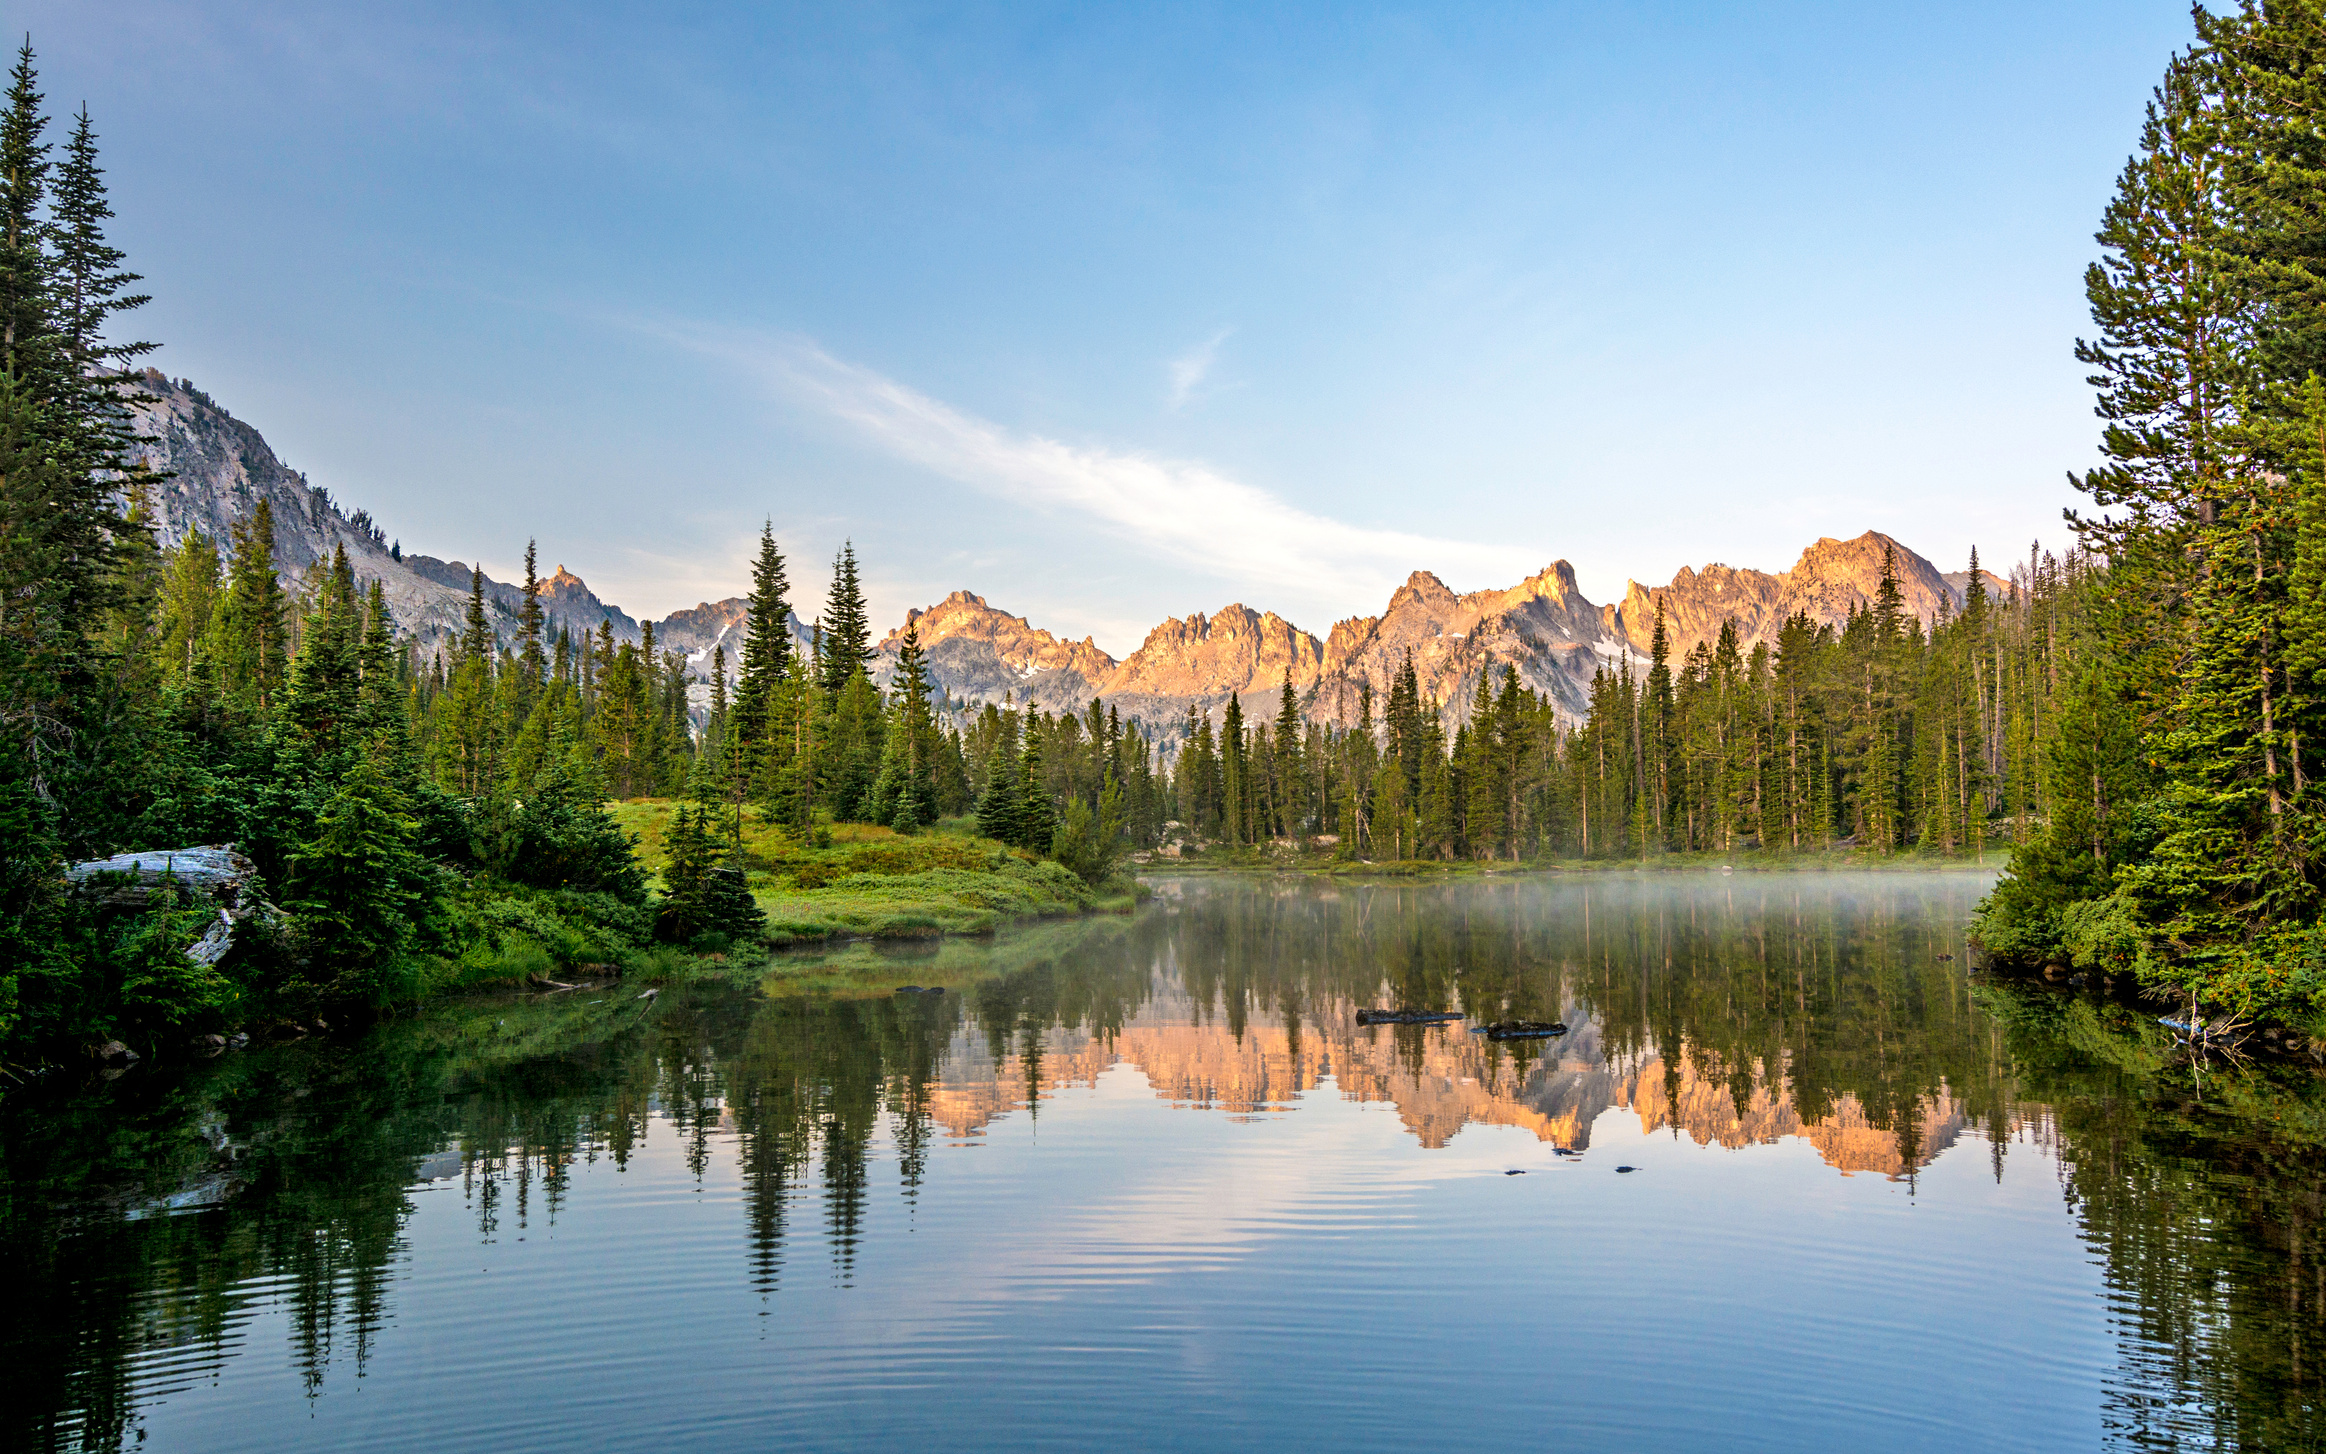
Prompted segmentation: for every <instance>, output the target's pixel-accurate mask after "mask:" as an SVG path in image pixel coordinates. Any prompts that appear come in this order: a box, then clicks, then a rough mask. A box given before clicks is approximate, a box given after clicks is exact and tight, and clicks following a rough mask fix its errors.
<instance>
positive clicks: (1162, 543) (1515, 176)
mask: <svg viewBox="0 0 2326 1454" xmlns="http://www.w3.org/2000/svg"><path fill="white" fill-rule="evenodd" d="M11 19H12V20H13V21H14V22H15V23H16V24H17V25H19V26H21V27H23V28H25V29H29V30H30V31H31V32H32V37H33V42H34V45H35V47H36V49H37V51H38V52H39V55H40V62H41V66H42V69H43V77H44V82H45V87H46V89H47V91H48V93H49V95H50V98H51V100H52V103H54V105H55V106H56V109H58V110H59V111H60V112H61V111H65V110H69V109H70V108H71V107H72V106H74V105H75V104H77V103H79V102H80V101H82V100H84V99H86V101H87V103H88V105H89V107H90V109H91V111H92V113H93V115H94V117H95V120H96V124H97V127H98V130H99V132H100V134H101V136H102V138H103V145H104V149H105V156H106V160H107V164H108V166H109V168H110V173H111V181H112V184H113V188H114V201H115V206H116V209H117V211H118V212H119V213H120V218H119V224H118V232H117V239H118V240H119V241H120V242H121V243H122V244H123V245H124V246H126V247H127V248H128V249H129V250H130V252H131V257H132V261H133V263H134V264H135V265H136V266H137V267H138V268H139V269H140V270H141V271H143V272H144V273H145V274H146V275H147V277H148V279H149V286H150V287H151V289H152V291H153V292H154V294H155V295H156V301H155V302H154V304H153V305H152V306H151V307H150V308H148V309H147V310H145V312H144V313H143V315H141V317H140V319H139V324H140V328H139V331H140V332H141V334H142V335H143V336H146V337H151V338H156V339H158V340H160V341H162V342H163V344H164V345H165V347H164V349H163V350H162V352H161V354H160V355H159V356H158V358H157V359H156V364H157V366H158V367H161V368H162V369H164V370H165V371H166V372H168V373H170V374H172V375H182V376H188V377H191V378H193V379H194V381H195V382H196V383H198V384H200V385H201V386H202V387H203V388H205V389H207V390H208V391H209V392H210V393H211V394H213V395H214V396H215V397H216V398H217V399H218V400H219V401H220V402H221V403H224V404H225V405H227V407H229V408H230V409H232V410H233V411H234V412H235V413H236V414H237V415H238V416H239V417H242V418H244V419H247V420H249V421H250V422H251V423H253V424H255V425H256V426H257V427H258V428H259V429H261V430H262V431H263V432H264V433H265V434H266V436H267V438H268V439H269V440H270V441H271V442H272V443H273V444H274V445H275V446H276V448H277V450H278V451H279V452H280V453H281V454H282V455H283V456H284V457H285V459H287V460H288V461H289V462H290V463H292V464H293V465H295V466H297V467H299V468H303V469H305V470H307V471H308V472H309V474H310V476H311V477H312V478H313V479H314V480H315V481H316V482H318V483H321V484H325V485H328V486H329V487H330V488H331V489H332V491H333V492H334V494H335V495H336V496H337V497H338V498H340V499H341V500H343V501H346V502H348V503H349V504H351V505H363V506H366V507H368V508H369V509H370V510H371V511H372V512H373V514H374V515H375V516H377V517H378V518H379V519H380V520H381V521H382V522H383V524H384V525H385V527H386V528H387V529H388V530H389V531H390V532H391V533H392V534H394V535H396V536H398V537H400V538H401V539H402V540H403V541H404V543H405V544H406V546H407V547H408V548H411V549H418V550H426V551H428V552H430V553H433V554H437V555H441V556H447V557H458V558H461V559H476V558H479V557H481V558H482V559H483V560H484V562H485V563H486V565H487V567H488V568H489V569H491V570H493V571H494V572H495V573H496V574H500V575H503V576H506V575H508V574H511V573H512V572H513V571H514V570H515V567H516V562H517V560H518V558H519V556H520V554H521V552H522V550H523V546H524V541H525V539H526V537H527V536H537V537H539V539H540V542H541V549H542V553H543V555H544V557H545V559H546V560H548V561H551V562H563V563H565V564H566V565H568V566H570V567H571V568H572V569H574V570H575V571H576V572H578V573H579V574H581V575H583V576H584V577H586V578H587V579H588V580H589V581H590V582H591V584H592V585H593V586H595V587H597V588H598V589H599V591H600V592H601V594H604V595H606V596H607V597H608V598H609V599H614V600H618V601H619V602H621V603H622V604H623V605H624V606H626V607H628V608H630V609H632V610H634V611H640V612H642V613H652V614H656V615H659V614H662V613H664V612H667V611H669V610H671V609H674V608H677V607H681V606H686V605H691V604H693V603H694V602H696V601H697V600H701V599H705V598H716V597H720V596H725V595H730V594H735V593H738V592H740V591H741V590H742V589H743V587H744V585H745V581H746V572H747V562H748V556H749V553H750V550H751V547H752V544H753V539H754V537H755V534H756V530H757V527H758V523H759V521H760V520H761V519H762V518H763V517H772V518H773V520H774V522H775V525H776V529H777V532H778V534H779V537H780V538H781V539H782V540H783V541H784V543H785V545H786V547H787V549H788V550H789V551H790V552H791V553H792V554H793V555H794V557H795V558H796V560H797V562H798V564H797V569H796V571H795V576H796V578H798V579H800V580H801V581H802V584H803V587H804V589H803V591H802V593H801V594H802V597H803V601H802V604H803V607H804V608H805V609H807V610H811V611H812V610H813V609H814V608H815V605H816V603H817V601H818V599H820V594H821V590H822V585H823V582H824V579H825V577H826V574H827V570H828V563H829V561H830V558H831V556H832V554H833V552H834V551H835V550H836V549H837V548H838V546H839V544H840V542H841V541H842V540H843V539H844V538H853V539H854V541H855V543H856V546H857V549H858V552H859V554H860V555H861V556H862V557H863V559H864V561H865V564H866V569H867V573H868V577H869V580H870V582H871V586H872V590H873V595H874V602H873V604H874V606H875V608H876V610H877V611H878V613H879V618H880V620H881V622H882V624H883V625H884V626H885V625H887V624H891V623H893V621H894V619H896V618H898V617H901V615H902V613H903V611H904V609H905V608H906V607H907V606H912V605H923V604H927V603H928V602H930V601H933V600H934V599H936V598H937V597H939V596H941V595H943V594H944V593H946V592H947V591H950V590H952V589H954V588H956V587H963V586H966V587H968V588H970V589H973V590H976V591H978V592H980V593H981V594H983V595H985V596H986V597H987V598H988V599H989V600H991V601H992V602H993V603H994V604H996V605H999V606H1003V607H1006V608H1007V609H1009V610H1010V611H1012V612H1015V613H1022V614H1025V615H1027V616H1029V617H1031V618H1032V619H1033V620H1034V622H1035V623H1036V624H1038V625H1046V626H1049V627H1051V628H1052V629H1055V630H1058V631H1060V632H1061V633H1062V634H1064V633H1071V634H1073V635H1076V636H1079V635H1082V634H1084V633H1094V634H1095V635H1096V636H1097V639H1098V641H1099V644H1100V645H1102V646H1105V647H1107V648H1108V649H1110V650H1113V651H1115V652H1116V653H1118V654H1120V653H1122V652H1125V651H1128V650H1130V649H1131V648H1133V647H1135V646H1136V645H1137V644H1138V641H1139V639H1140V638H1141V636H1142V635H1143V633H1144V631H1145V629H1146V628H1147V627H1148V626H1149V625H1151V624H1153V623H1154V622H1155V621H1157V620H1158V619H1160V618H1161V617H1162V616H1164V615H1166V614H1172V615H1178V614H1185V613H1187V612H1189V611H1195V610H1207V611H1208V610H1213V609H1216V608H1217V607H1219V606H1221V605H1223V604H1225V603H1226V602H1229V601H1231V600H1241V601H1243V602H1245V603H1247V604H1250V605H1252V606H1254V607H1255V608H1260V609H1274V610H1276V611H1278V612H1280V613H1281V614H1283V615H1285V616H1287V617H1289V618H1291V619H1292V620H1294V621H1296V622H1298V623H1300V624H1302V625H1304V626H1307V627H1308V628H1309V629H1311V630H1315V631H1318V632H1320V633H1321V632H1323V631H1324V630H1325V629H1327V628H1328V627H1329V626H1330V624H1331V622H1332V621H1333V620H1334V619H1336V618H1338V617H1342V616H1347V615H1354V614H1363V613H1371V612H1374V611H1378V610H1379V609H1380V607H1381V605H1382V603H1383V601H1384V600H1385V599H1386V596H1387V593H1388V591H1389V589H1390V588H1391V587H1392V586H1394V585H1395V584H1396V583H1397V582H1398V581H1400V580H1402V579H1403V578H1404V576H1405V575H1406V573H1407V572H1408V571H1410V570H1414V569H1431V570H1435V571H1437V572H1438V573H1439V574H1440V575H1442V576H1444V577H1445V578H1446V580H1447V582H1448V583H1449V584H1451V585H1453V586H1454V587H1455V588H1456V589H1475V588H1479V587H1484V586H1505V585H1510V584H1513V583H1515V582H1516V581H1517V580H1519V579H1520V578H1522V577H1523V576H1524V575H1526V574H1528V573H1530V572H1532V571H1533V570H1535V569H1538V568H1540V567H1541V566H1542V565H1544V564H1546V563H1548V562H1549V561H1551V560H1553V559H1557V558H1561V557H1564V558H1566V559H1569V560H1571V561H1573V562H1574V564H1575V567H1576V570H1577V573H1578V575H1579V577H1580V578H1581V582H1582V585H1583V588H1584V590H1585V592H1586V594H1588V595H1589V596H1591V598H1592V599H1594V600H1599V601H1605V600H1608V599H1610V598H1612V597H1614V596H1615V595H1617V594H1618V593H1620V592H1621V590H1622V588H1623V584H1624V582H1625V581H1626V579H1628V578H1631V577H1637V578H1639V579H1641V580H1643V581H1648V582H1651V583H1653V582H1661V581H1663V580H1666V579H1668V578H1669V577H1670V576H1671V574H1672V572H1673V571H1674V570H1676V569H1677V568H1678V567H1680V566H1681V565H1684V564H1686V565H1702V564H1703V563H1705V562H1707V561H1712V560H1719V561H1725V562H1727V563H1729V564H1731V565H1738V566H1757V567H1760V568H1763V569H1770V570H1775V569H1781V568H1783V567H1786V566H1788V565H1790V564H1791V563H1792V561H1793V558H1794V557H1795V556H1796V555H1797V554H1798V552H1799V551H1800V549H1801V548H1802V547H1803V546H1804V545H1806V544H1807V543H1809V542H1810V541H1811V540H1814V539H1815V538H1817V537H1818V536H1820V535H1836V536H1847V535H1854V534H1857V533H1858V532H1860V531H1862V530H1864V529H1867V528H1869V527H1872V528H1877V529H1881V530H1885V531H1888V532H1890V533H1891V534H1894V535H1896V536H1898V537H1899V538H1900V539H1902V540H1904V541H1906V542H1907V543H1908V544H1910V545H1912V546H1914V547H1915V548H1916V549H1918V550H1920V551H1922V552H1923V553H1924V554H1926V555H1929V556H1931V557H1932V558H1933V559H1935V560H1937V561H1939V562H1940V563H1941V565H1942V566H1943V567H1945V568H1949V569H1953V568H1959V567H1960V564H1961V561H1962V558H1963V557H1964V556H1965V555H1966V554H1967V552H1968V551H1969V549H1970V548H1971V546H1972V545H1974V544H1976V545H1978V546H1980V547H1981V549H1982V551H1983V553H1984V554H1985V555H1986V557H1987V558H1988V559H1989V560H1990V561H1994V560H1996V559H1998V558H2000V557H2006V556H2009V555H2012V554H2014V553H2024V551H2025V549H2026V547H2027V543H2028V541H2029V540H2030V539H2031V538H2033V537H2036V536H2041V537H2043V538H2044V539H2045V540H2046V541H2047V542H2048V543H2057V542H2059V541H2060V540H2061V539H2062V536H2063V531H2062V527H2061V525H2060V521H2059V511H2060V509H2061V507H2062V506H2063V505H2065V504H2068V503H2070V502H2071V501H2072V499H2073V498H2074V497H2073V493H2072V491H2070V490H2069V489H2068V488H2067V486H2066V484H2065V482H2064V473H2065V471H2067V470H2069V469H2071V468H2081V467H2082V466H2083V465H2084V464H2085V463H2087V462H2088V460H2089V458H2090V453H2091V448H2092V441H2093V439H2094V437H2095V428H2096V426H2095V421H2094V420H2093V418H2092V415H2091V400H2090V391H2089V390H2088V388H2087V387H2086V386H2085V385H2084V383H2083V382H2082V379H2081V370H2080V369H2079V368H2078V367H2077V365H2076V364H2075V362H2074V358H2073V355H2072V352H2071V348H2072V343H2073V340H2074V338H2075V336H2076V334H2077V333H2078V332H2079V331H2087V328H2088V325H2087V323H2086V317H2085V313H2084V309H2083V302H2082V292H2081V275H2082V271H2083V268H2084V266H2085V265H2086V263H2087V262H2089V261H2090V259H2091V257H2092V256H2093V252H2094V245H2093V243H2092V241H2091V233H2092V230H2093V227H2094V226H2095V225H2096V222H2097V219H2098V215H2099V211H2100V208H2101V207H2102V205H2103V204H2104V203H2105V201H2106V198H2107V195H2108V192H2109V189H2110V187H2111V186H2112V184H2113V182H2114V179H2115V175H2116V173H2117V171H2118V169H2119V168H2120V167H2121V166H2122V165H2123V162H2124V159H2125V157H2126V155H2127V154H2128V153H2129V151H2130V149H2131V146H2132V144H2133V141H2134V139H2135V135H2136V131H2137V127H2138V124H2139V118H2140V110H2141V106H2142V104H2143V102H2144V101H2145V99H2146V97H2147V95H2148V92H2149V89H2150V87H2151V86H2152V85H2153V84H2154V82H2155V80H2156V78H2157V77H2158V75H2159V74H2160V73H2161V71H2162V68H2163V64H2164V61H2165V58H2166V57H2167V55H2168V54H2169V53H2170V52H2171V51H2172V50H2173V49H2174V48H2176V47H2178V46H2180V45H2183V44H2185V43H2186V39H2187V34H2188V17H2187V10H2186V8H2185V7H2184V6H2182V5H2180V4H2178V3H2173V0H2153V3H2152V0H2107V3H2066V0H2062V3H2036V0H2019V3H2014V4H1991V5H1990V4H1961V5H1940V6H1928V7H1906V6H1869V5H1863V4H1853V5H1843V4H1809V3H1801V4H1767V5H1746V4H1712V3H1700V4H1662V5H1657V4H1632V5H1605V4H1602V5H1596V6H1582V5H1561V4H1542V5H1534V6H1525V7H1498V6H1493V5H1461V6H1346V5H1344V6H1314V7H1304V6H1292V5H1284V6H1254V5H1249V4H1244V5H1216V6H1206V5H1181V6H1171V7H1134V6H1088V5H1073V6H1067V5H1057V6H1049V5H1041V4H1032V3H1021V4H1013V5H975V4H959V5H944V6H897V5H880V4H856V5H847V6H836V7H829V8H828V9H797V10H794V9H787V8H785V7H781V6H772V5H769V6H748V7H746V6H705V5H685V4H663V5H653V6H634V7H633V6H620V5H601V4H589V3H569V4H559V5H546V4H544V5H512V4H490V3H480V4H466V5H457V6H453V5H434V4H427V3H419V4H410V3H408V4H403V5H398V6H392V7H389V6H377V5H369V6H337V5H281V6H273V5H269V6H256V5H231V6H229V5H215V4H200V3H186V0H175V3H150V0H109V3H108V4H106V5H103V6H96V5H90V4H87V3H83V0H73V3H55V0H32V3H24V0H19V3H18V4H17V5H16V6H14V7H12V10H11Z"/></svg>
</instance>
